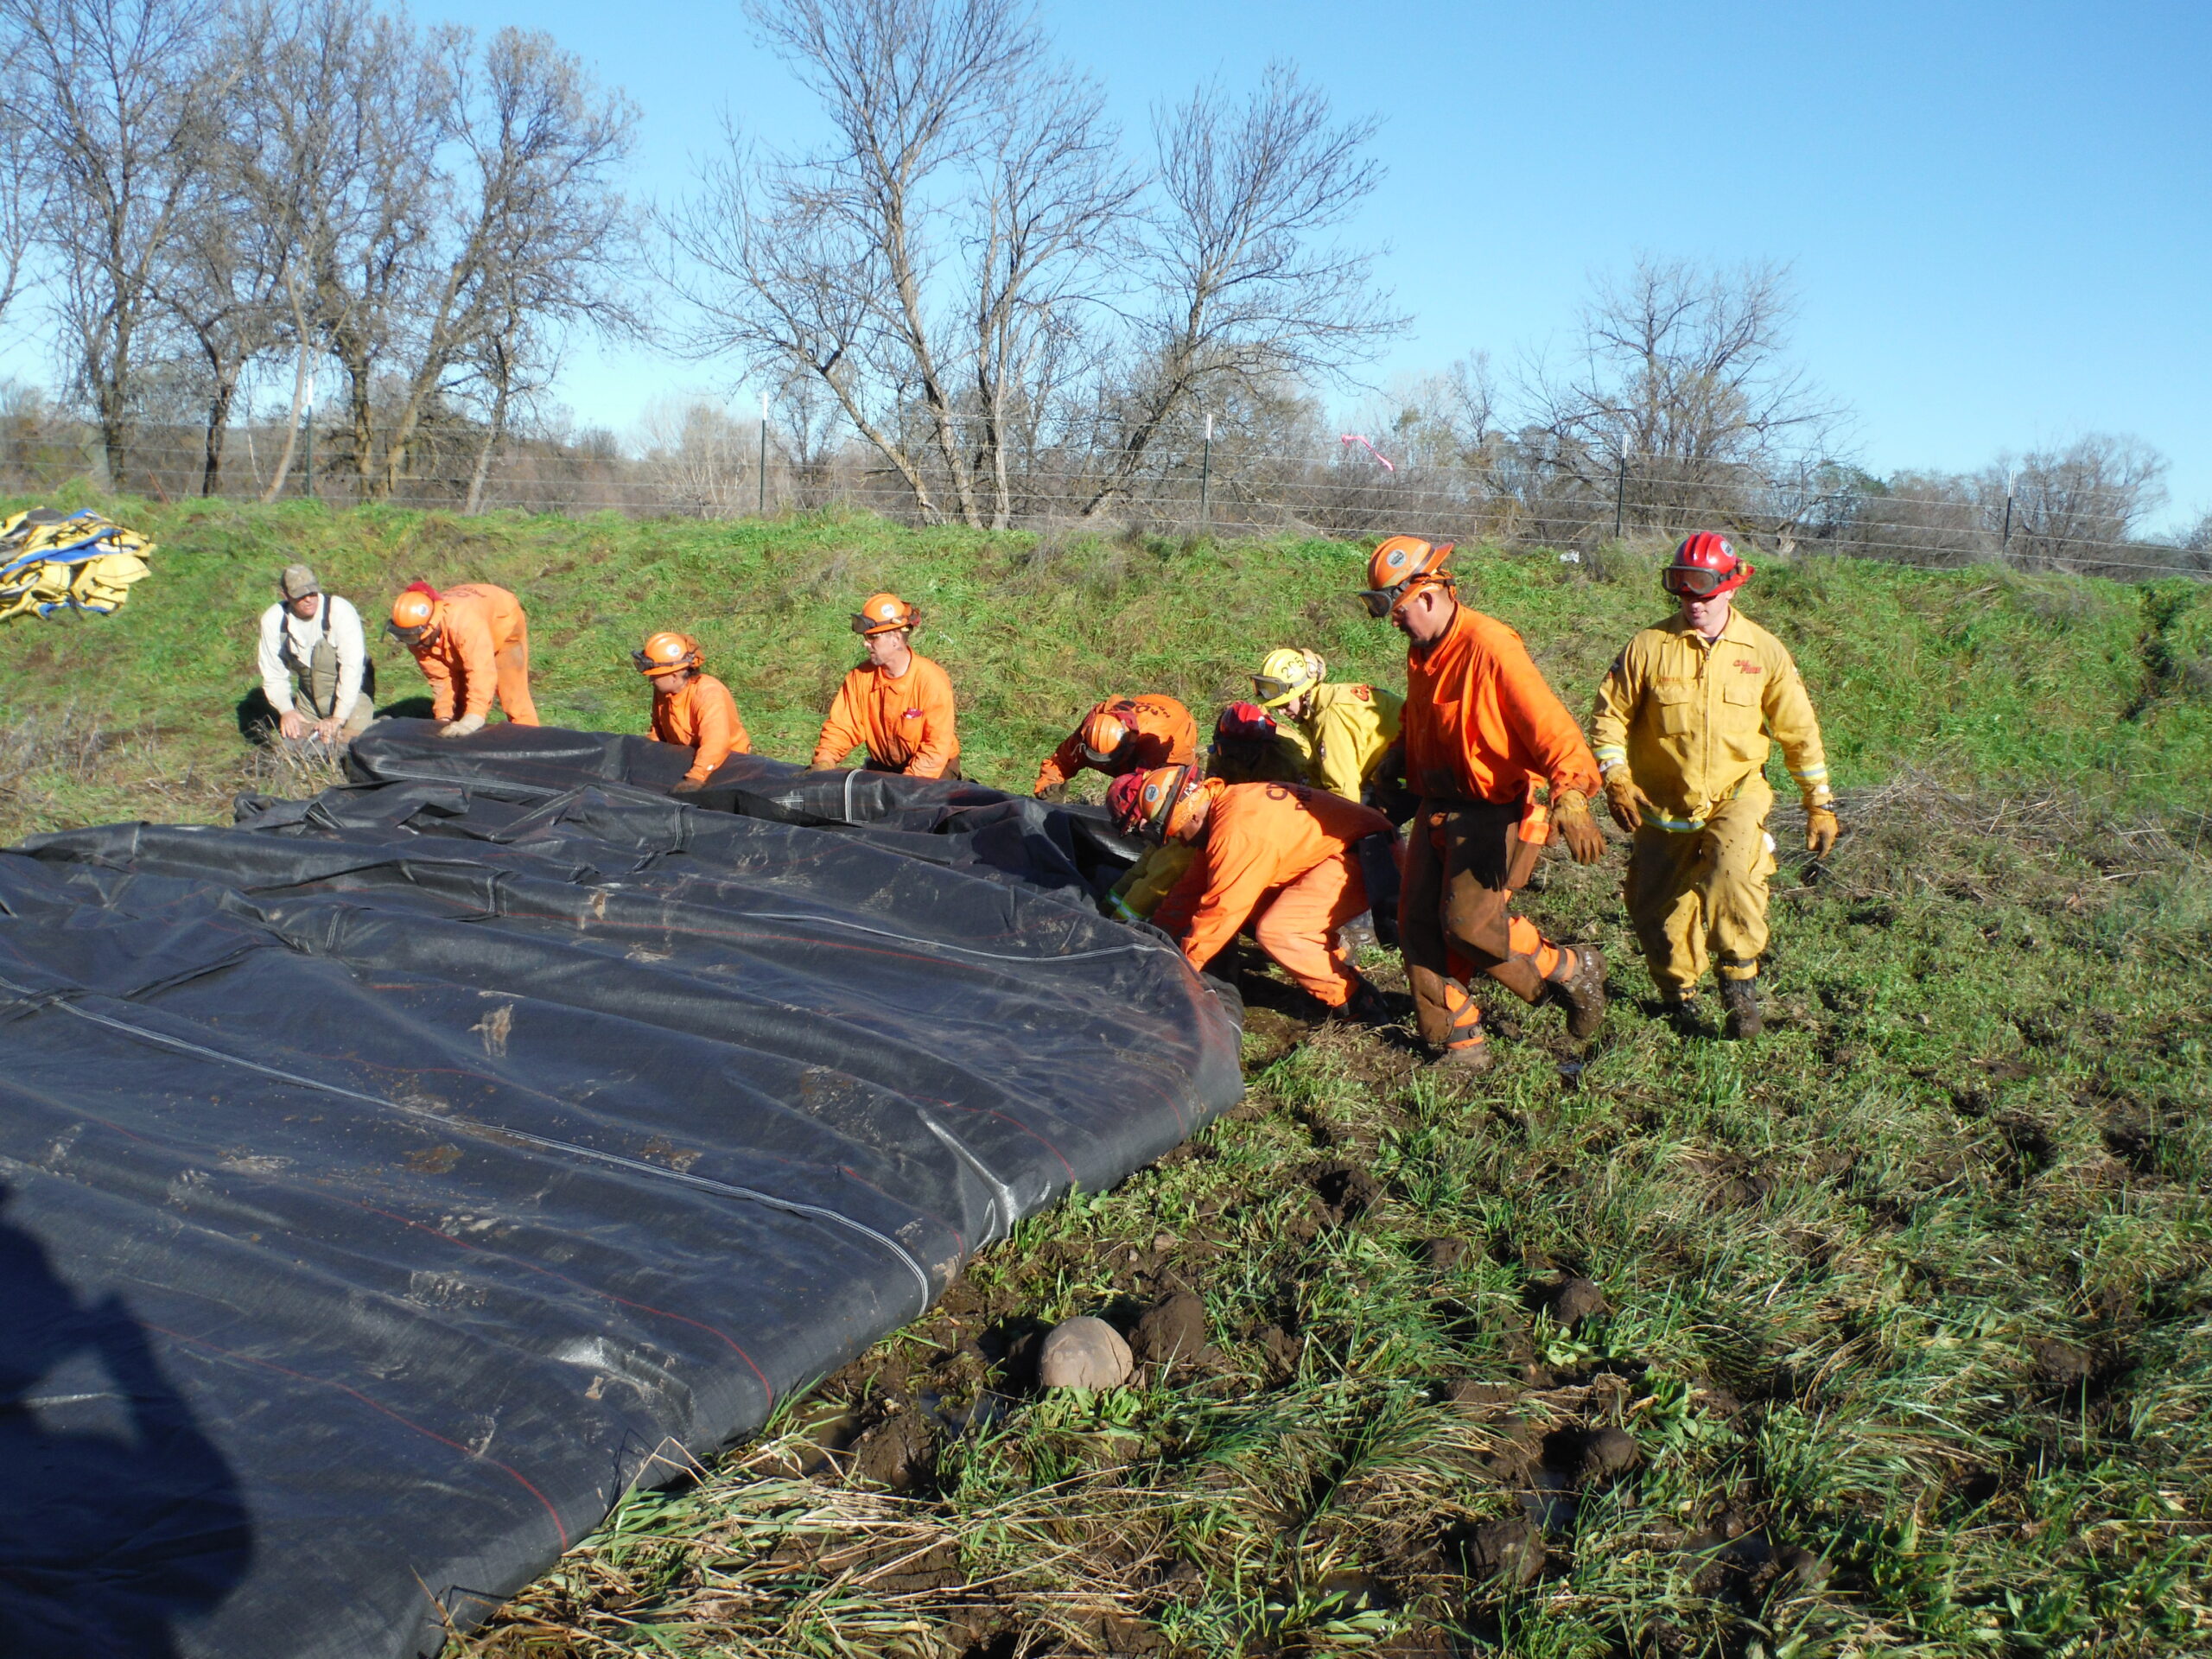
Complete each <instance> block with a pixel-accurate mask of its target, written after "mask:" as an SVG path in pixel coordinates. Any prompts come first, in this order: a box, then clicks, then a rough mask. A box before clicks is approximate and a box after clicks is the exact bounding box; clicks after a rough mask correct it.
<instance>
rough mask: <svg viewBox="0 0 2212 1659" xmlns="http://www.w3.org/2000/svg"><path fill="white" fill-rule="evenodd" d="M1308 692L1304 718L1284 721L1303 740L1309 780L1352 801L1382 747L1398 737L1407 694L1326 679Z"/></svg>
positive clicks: (1370, 774) (1378, 759)
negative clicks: (1295, 727) (1294, 728)
mask: <svg viewBox="0 0 2212 1659" xmlns="http://www.w3.org/2000/svg"><path fill="white" fill-rule="evenodd" d="M1310 696H1311V700H1312V707H1311V708H1309V709H1307V710H1306V716H1305V718H1304V719H1302V720H1300V721H1291V722H1285V723H1286V724H1294V725H1295V726H1297V727H1298V728H1300V735H1301V736H1303V737H1304V738H1305V740H1306V750H1307V754H1306V778H1307V780H1308V781H1309V782H1310V783H1312V784H1313V786H1314V787H1315V788H1316V789H1325V790H1327V791H1330V792H1331V793H1332V794H1335V795H1341V796H1343V797H1344V799H1346V800H1348V801H1356V800H1357V799H1358V798H1359V797H1360V789H1361V786H1362V785H1364V784H1365V783H1366V782H1367V780H1368V779H1370V778H1372V777H1373V776H1374V775H1375V768H1376V766H1379V765H1381V764H1382V760H1383V753H1385V751H1387V750H1388V749H1389V747H1390V746H1391V745H1392V744H1393V743H1395V742H1396V741H1398V728H1399V724H1400V721H1402V717H1403V715H1404V713H1405V707H1406V700H1405V699H1404V698H1403V697H1402V696H1399V695H1398V694H1397V693H1396V692H1395V691H1387V690H1383V687H1381V686H1379V685H1336V684H1333V683H1326V682H1325V683H1322V684H1320V685H1317V686H1315V687H1314V688H1313V691H1312V693H1311V694H1310Z"/></svg>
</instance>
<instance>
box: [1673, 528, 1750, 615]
mask: <svg viewBox="0 0 2212 1659" xmlns="http://www.w3.org/2000/svg"><path fill="white" fill-rule="evenodd" d="M1751 575H1752V568H1751V566H1750V565H1748V564H1746V563H1744V561H1743V560H1742V559H1740V558H1738V557H1737V556H1736V549H1735V546H1734V544H1733V543H1731V542H1730V541H1729V539H1728V538H1727V537H1726V536H1716V535H1715V534H1713V531H1709V530H1700V531H1698V532H1697V533H1696V534H1695V535H1694V536H1685V537H1683V538H1682V544H1681V546H1680V547H1678V548H1676V549H1675V561H1674V563H1672V564H1669V566H1668V567H1667V568H1666V569H1664V570H1662V571H1661V572H1660V573H1659V585H1660V586H1661V587H1662V588H1665V589H1666V590H1667V591H1668V592H1669V593H1670V594H1677V595H1687V596H1688V597H1689V598H1691V599H1711V598H1712V597H1713V595H1714V594H1726V593H1732V592H1734V591H1735V590H1736V589H1737V588H1740V587H1742V586H1743V585H1744V583H1745V582H1746V581H1747V580H1749V579H1750V577H1751Z"/></svg>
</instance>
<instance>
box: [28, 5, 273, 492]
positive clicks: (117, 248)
mask: <svg viewBox="0 0 2212 1659" xmlns="http://www.w3.org/2000/svg"><path fill="white" fill-rule="evenodd" d="M211 17H212V9H211V6H210V4H209V3H207V0H0V42H4V45H5V48H6V51H7V57H8V61H9V64H10V70H11V73H12V77H13V79H15V81H16V91H15V92H14V94H13V95H14V96H16V97H22V96H24V95H25V91H24V89H26V88H28V87H33V86H35V88H36V89H37V98H38V105H37V108H38V117H39V120H38V128H39V142H38V143H37V144H36V148H35V154H36V156H37V157H38V161H39V163H40V166H39V179H40V184H41V194H43V195H44V197H45V198H46V200H47V204H48V206H47V212H46V215H45V217H44V219H43V220H42V221H41V225H40V229H39V234H40V238H41V240H42V241H43V242H44V243H45V244H46V245H47V247H48V251H50V252H51V254H52V256H53V264H54V285H53V292H54V304H55V308H56V310H57V312H58V314H59V315H60V321H61V322H62V325H63V328H64V330H65V333H66V334H67V338H68V353H69V358H70V365H71V371H72V374H73V378H75V379H76V381H77V382H78V383H79V385H80V386H81V387H82V388H83V390H84V393H85V396H86V399H87V401H88V402H89V403H90V404H91V405H92V410H93V413H94V416H95V417H96V419H97V421H98V423H99V429H100V442H101V444H102V447H103V448H104V450H105V454H106V458H107V467H108V476H109V478H110V479H111V480H112V481H114V482H116V483H118V484H120V483H121V482H122V481H123V480H124V471H125V468H126V467H127V466H128V461H129V450H130V430H131V423H132V416H133V405H132V397H133V393H134V391H135V386H134V377H135V374H136V372H137V366H138V364H139V360H140V358H141V356H142V355H143V352H144V350H145V344H146V341H145V335H146V334H147V333H148V332H149V329H150V328H151V327H153V326H154V325H155V323H156V320H157V314H158V312H159V300H158V295H157V285H158V283H159V280H160V277H161V273H162V268H163V264H164V262H165V261H167V260H168V258H169V257H171V255H172V253H173V251H174V249H175V241H176V238H177V237H178V235H179V233H180V231H181V228H182V220H183V218H184V216H185V214H186V213H187V211H188V203H189V200H190V195H191V192H192V189H193V187H194V184H195V183H196V181H198V179H199V177H200V172H201V169H202V168H203V167H204V165H205V163H206V159H207V154H208V149H209V146H208V137H209V134H210V131H211V130H212V127H213V124H214V123H217V122H219V120H220V118H221V111H222V110H223V108H224V105H225V103H226V92H227V89H228V87H229V86H230V84H231V83H232V80H233V79H235V72H234V70H232V68H231V67H229V66H226V65H222V64H220V63H219V62H218V61H216V60H215V54H213V53H212V52H211V51H210V49H209V48H210V46H211V43H212V41H213V30H212V28H211V26H210V25H211Z"/></svg>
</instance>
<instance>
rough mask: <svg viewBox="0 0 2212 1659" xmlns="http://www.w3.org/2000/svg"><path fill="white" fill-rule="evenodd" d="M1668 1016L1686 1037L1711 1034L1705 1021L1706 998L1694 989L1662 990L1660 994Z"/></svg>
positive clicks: (1676, 1028)
mask: <svg viewBox="0 0 2212 1659" xmlns="http://www.w3.org/2000/svg"><path fill="white" fill-rule="evenodd" d="M1659 1000H1660V1002H1661V1004H1662V1006H1663V1007H1665V1009H1666V1011H1667V1017H1668V1018H1669V1020H1673V1021H1674V1022H1675V1030H1677V1031H1679V1032H1681V1033H1682V1035H1683V1036H1685V1037H1703V1036H1707V1035H1708V1034H1709V1033H1708V1031H1707V1026H1706V1023H1705V999H1704V998H1703V997H1701V996H1700V995H1698V994H1697V993H1696V991H1694V990H1662V992H1660V994H1659Z"/></svg>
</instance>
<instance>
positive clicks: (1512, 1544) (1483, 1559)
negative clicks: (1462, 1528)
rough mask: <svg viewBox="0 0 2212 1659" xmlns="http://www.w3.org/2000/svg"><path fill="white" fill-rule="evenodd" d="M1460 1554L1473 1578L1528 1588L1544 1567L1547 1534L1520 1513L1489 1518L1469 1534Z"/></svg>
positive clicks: (1461, 1545) (1462, 1543)
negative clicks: (1494, 1580)
mask: <svg viewBox="0 0 2212 1659" xmlns="http://www.w3.org/2000/svg"><path fill="white" fill-rule="evenodd" d="M1459 1553H1460V1554H1461V1556H1462V1558H1463V1559H1464V1560H1465V1562H1466V1564H1467V1573H1468V1576H1469V1577H1471V1578H1477V1579H1497V1580H1503V1582H1504V1583H1505V1584H1507V1585H1509V1586H1511V1587H1513V1588H1514V1589H1516V1590H1517V1589H1526V1588H1527V1587H1528V1586H1529V1585H1532V1584H1534V1583H1535V1581H1536V1578H1537V1575H1538V1574H1539V1573H1542V1571H1543V1570H1544V1535H1543V1533H1542V1532H1541V1530H1540V1529H1538V1528H1537V1526H1536V1523H1535V1522H1533V1521H1530V1520H1528V1519H1526V1518H1525V1517H1522V1516H1509V1517H1507V1518H1505V1519H1503V1520H1500V1521H1485V1522H1483V1523H1482V1524H1481V1525H1480V1526H1478V1527H1477V1528H1475V1529H1474V1530H1473V1531H1471V1532H1470V1533H1469V1534H1467V1535H1466V1536H1465V1539H1464V1540H1463V1541H1461V1543H1460V1552H1459Z"/></svg>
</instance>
